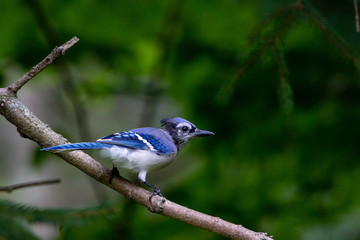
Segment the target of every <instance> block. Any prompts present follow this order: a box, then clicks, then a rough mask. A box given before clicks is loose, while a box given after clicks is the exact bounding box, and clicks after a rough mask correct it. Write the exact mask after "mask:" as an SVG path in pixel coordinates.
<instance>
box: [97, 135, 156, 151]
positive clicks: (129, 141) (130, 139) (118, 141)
mask: <svg viewBox="0 0 360 240" xmlns="http://www.w3.org/2000/svg"><path fill="white" fill-rule="evenodd" d="M97 142H101V143H106V144H112V145H118V146H123V147H127V148H132V149H141V150H147V149H149V146H148V145H146V143H145V142H143V141H141V140H140V139H138V138H137V136H136V135H135V133H133V132H130V131H129V132H118V133H114V134H111V135H108V136H105V137H103V138H100V139H98V140H97Z"/></svg>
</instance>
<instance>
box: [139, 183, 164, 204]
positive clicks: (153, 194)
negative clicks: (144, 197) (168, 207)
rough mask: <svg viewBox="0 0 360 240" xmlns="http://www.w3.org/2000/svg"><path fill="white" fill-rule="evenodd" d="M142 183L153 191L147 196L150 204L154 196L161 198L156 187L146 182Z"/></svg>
mask: <svg viewBox="0 0 360 240" xmlns="http://www.w3.org/2000/svg"><path fill="white" fill-rule="evenodd" d="M142 183H144V184H146V185H147V186H148V187H150V188H152V189H153V190H154V191H153V192H152V193H151V194H150V196H149V201H150V202H151V198H152V197H153V196H155V195H158V196H160V197H163V195H162V194H161V191H160V189H158V188H157V187H155V186H154V185H152V184H151V183H149V182H147V181H142Z"/></svg>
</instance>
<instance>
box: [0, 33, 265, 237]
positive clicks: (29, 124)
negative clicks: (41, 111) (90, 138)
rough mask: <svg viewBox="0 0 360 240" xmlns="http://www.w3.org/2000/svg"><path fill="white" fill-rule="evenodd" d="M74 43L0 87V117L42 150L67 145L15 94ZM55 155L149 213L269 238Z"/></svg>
mask: <svg viewBox="0 0 360 240" xmlns="http://www.w3.org/2000/svg"><path fill="white" fill-rule="evenodd" d="M77 41H78V39H77V38H76V37H74V38H73V39H71V40H70V41H68V42H67V43H65V44H64V45H62V46H61V47H56V48H55V49H54V50H53V51H52V52H51V53H50V55H49V56H47V57H46V58H45V59H44V60H42V61H41V62H40V63H39V64H38V65H36V66H35V67H33V68H32V69H31V70H30V71H29V72H28V73H26V74H25V75H24V76H23V77H22V78H20V79H19V80H17V81H16V82H15V83H14V84H12V85H11V86H9V87H6V88H0V114H1V115H3V116H4V117H5V118H6V119H7V120H8V121H9V122H10V123H12V124H13V125H15V126H16V127H17V128H18V131H19V132H20V133H22V134H23V135H24V136H26V137H27V138H29V139H31V140H33V141H35V142H36V143H38V144H39V145H40V146H42V147H50V146H54V145H59V144H65V143H68V140H67V139H65V138H64V137H63V136H62V135H60V134H58V133H56V132H54V131H53V130H52V129H51V128H50V127H49V126H48V125H47V124H45V123H43V122H42V121H41V120H40V119H39V118H37V117H36V116H35V115H34V114H33V113H32V112H31V111H30V110H29V109H28V108H27V107H26V106H25V105H24V104H23V103H22V102H21V101H20V100H19V99H18V98H17V96H16V93H17V91H18V90H19V89H20V88H21V87H22V86H23V85H24V84H25V83H26V82H28V81H29V80H30V79H31V78H33V77H34V76H35V75H37V74H38V73H39V72H40V71H42V70H43V69H44V68H45V67H46V66H48V65H49V64H51V63H52V62H53V61H54V60H55V59H56V58H57V57H59V56H60V55H61V54H64V53H65V51H66V50H67V49H69V48H70V47H71V46H72V45H73V44H75V43H76V42H77ZM56 154H57V155H58V156H59V157H61V158H62V159H64V160H65V161H66V162H67V163H69V164H71V165H73V166H74V167H76V168H78V169H79V170H81V171H83V172H84V173H85V174H87V175H89V176H90V177H92V178H94V179H95V180H97V181H99V182H101V183H102V184H104V185H106V186H108V187H110V188H112V189H114V190H115V191H117V192H119V193H121V194H123V195H124V196H126V197H127V198H129V199H132V200H134V201H136V202H138V203H140V204H141V205H143V206H145V207H146V208H147V209H149V211H151V212H153V213H157V214H161V215H164V216H168V217H171V218H174V219H177V220H180V221H183V222H185V223H188V224H191V225H193V226H196V227H200V228H203V229H206V230H208V231H211V232H214V233H217V234H220V235H223V236H225V237H229V238H232V239H242V240H270V239H272V238H271V237H269V236H267V235H266V233H257V232H254V231H251V230H249V229H246V228H244V227H242V226H241V225H236V224H233V223H230V222H227V221H224V220H222V219H220V218H218V217H213V216H209V215H207V214H204V213H200V212H197V211H195V210H192V209H189V208H186V207H184V206H181V205H178V204H176V203H174V202H171V201H169V200H167V199H165V198H161V197H159V196H154V197H153V198H152V201H151V202H150V201H149V200H148V199H149V196H150V192H148V191H147V190H145V189H144V188H141V187H139V186H137V185H135V184H133V183H131V182H129V181H128V180H126V179H124V178H122V177H118V178H114V179H113V180H112V183H111V184H109V178H110V172H111V171H110V170H109V169H107V168H105V167H104V166H102V165H101V164H100V163H99V162H97V161H95V160H94V159H93V158H91V157H90V156H89V155H87V154H85V153H84V152H82V151H72V152H60V153H56Z"/></svg>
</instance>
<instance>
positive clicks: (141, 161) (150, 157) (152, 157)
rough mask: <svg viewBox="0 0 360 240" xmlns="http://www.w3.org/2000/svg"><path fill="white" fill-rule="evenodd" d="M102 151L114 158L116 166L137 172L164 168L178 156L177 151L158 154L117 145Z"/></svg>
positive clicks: (105, 155)
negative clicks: (168, 153)
mask: <svg viewBox="0 0 360 240" xmlns="http://www.w3.org/2000/svg"><path fill="white" fill-rule="evenodd" d="M101 153H102V155H103V156H104V157H108V158H110V159H112V160H113V164H114V166H115V167H117V168H121V169H128V170H129V171H131V172H135V173H139V172H141V171H146V172H148V171H151V170H156V169H160V168H163V167H165V166H167V165H168V164H169V163H171V162H172V160H173V159H174V158H175V157H176V153H174V154H170V155H158V154H156V153H153V152H150V151H146V150H138V149H128V148H123V147H117V146H114V147H111V148H103V149H102V150H101Z"/></svg>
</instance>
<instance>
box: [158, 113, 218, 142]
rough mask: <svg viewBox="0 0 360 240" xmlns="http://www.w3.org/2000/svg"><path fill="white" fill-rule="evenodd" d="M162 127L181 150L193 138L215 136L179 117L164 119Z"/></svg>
mask: <svg viewBox="0 0 360 240" xmlns="http://www.w3.org/2000/svg"><path fill="white" fill-rule="evenodd" d="M161 125H162V126H164V127H165V131H166V132H167V133H168V134H169V135H170V136H171V137H172V138H173V139H174V142H175V144H176V145H177V147H178V148H179V149H181V147H182V145H183V144H184V143H186V142H187V141H189V140H190V139H191V138H194V137H206V136H211V135H215V134H214V133H212V132H210V131H206V130H200V129H198V128H197V127H196V126H195V125H194V124H192V123H191V122H189V121H187V120H185V119H183V118H179V117H175V118H164V119H163V120H161Z"/></svg>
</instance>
